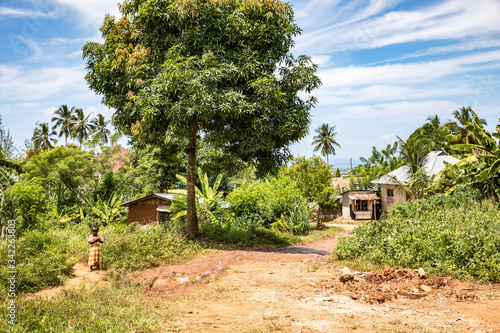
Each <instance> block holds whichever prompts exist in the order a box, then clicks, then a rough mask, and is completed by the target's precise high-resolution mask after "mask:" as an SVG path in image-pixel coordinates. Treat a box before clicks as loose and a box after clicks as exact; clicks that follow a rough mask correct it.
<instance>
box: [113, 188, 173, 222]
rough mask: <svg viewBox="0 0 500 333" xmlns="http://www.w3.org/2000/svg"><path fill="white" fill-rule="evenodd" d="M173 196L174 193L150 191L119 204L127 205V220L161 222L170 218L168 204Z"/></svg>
mask: <svg viewBox="0 0 500 333" xmlns="http://www.w3.org/2000/svg"><path fill="white" fill-rule="evenodd" d="M174 197H175V194H166V193H152V194H149V195H147V196H145V197H141V198H137V199H134V200H130V201H127V202H124V203H122V204H121V206H123V207H128V219H127V220H128V222H139V223H140V224H147V223H150V222H155V221H158V222H163V221H166V220H168V219H169V218H170V205H171V204H172V201H173V200H174Z"/></svg>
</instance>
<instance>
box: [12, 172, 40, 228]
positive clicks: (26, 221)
mask: <svg viewBox="0 0 500 333" xmlns="http://www.w3.org/2000/svg"><path fill="white" fill-rule="evenodd" d="M39 183H40V181H39V179H33V180H31V181H20V182H18V183H16V184H14V185H13V186H12V187H10V188H9V189H8V190H7V191H6V193H5V196H6V197H9V199H7V200H8V201H9V202H10V204H11V205H13V206H12V208H10V209H13V210H14V211H15V214H16V215H17V216H20V217H22V220H23V222H22V224H21V229H20V230H25V229H26V228H32V227H35V226H36V225H37V223H38V221H39V220H40V215H41V214H43V213H44V212H45V211H46V209H47V198H46V193H45V189H44V188H43V187H42V186H41V185H40V184H39Z"/></svg>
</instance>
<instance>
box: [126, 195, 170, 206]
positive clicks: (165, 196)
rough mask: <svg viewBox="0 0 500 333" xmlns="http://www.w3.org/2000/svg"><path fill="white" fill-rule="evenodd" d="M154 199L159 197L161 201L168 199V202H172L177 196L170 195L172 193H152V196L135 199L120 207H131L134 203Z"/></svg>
mask: <svg viewBox="0 0 500 333" xmlns="http://www.w3.org/2000/svg"><path fill="white" fill-rule="evenodd" d="M154 197H158V198H161V199H166V200H170V201H172V200H174V199H175V194H170V193H152V194H149V195H146V196H144V197H140V198H137V199H134V200H130V201H127V202H124V203H122V204H121V205H120V206H130V205H131V204H133V203H136V202H140V201H143V200H146V199H149V198H154Z"/></svg>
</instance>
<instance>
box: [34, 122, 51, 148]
mask: <svg viewBox="0 0 500 333" xmlns="http://www.w3.org/2000/svg"><path fill="white" fill-rule="evenodd" d="M53 135H57V133H56V131H54V130H52V131H51V132H49V124H48V123H41V124H38V127H37V128H35V129H34V131H33V137H32V138H31V141H33V145H34V146H35V149H42V150H49V149H52V148H54V145H55V144H56V142H57V139H54V138H52V136H53Z"/></svg>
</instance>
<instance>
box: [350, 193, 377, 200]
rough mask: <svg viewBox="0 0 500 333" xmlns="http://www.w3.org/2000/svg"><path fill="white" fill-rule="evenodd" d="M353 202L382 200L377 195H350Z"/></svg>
mask: <svg viewBox="0 0 500 333" xmlns="http://www.w3.org/2000/svg"><path fill="white" fill-rule="evenodd" d="M349 199H351V200H378V199H380V198H379V197H378V195H376V194H351V195H349Z"/></svg>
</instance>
